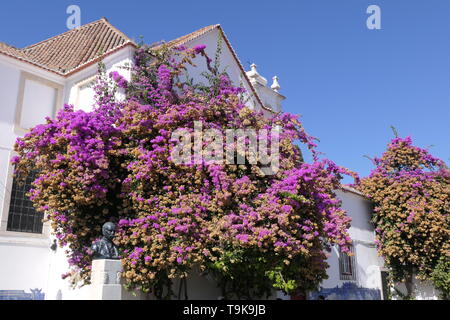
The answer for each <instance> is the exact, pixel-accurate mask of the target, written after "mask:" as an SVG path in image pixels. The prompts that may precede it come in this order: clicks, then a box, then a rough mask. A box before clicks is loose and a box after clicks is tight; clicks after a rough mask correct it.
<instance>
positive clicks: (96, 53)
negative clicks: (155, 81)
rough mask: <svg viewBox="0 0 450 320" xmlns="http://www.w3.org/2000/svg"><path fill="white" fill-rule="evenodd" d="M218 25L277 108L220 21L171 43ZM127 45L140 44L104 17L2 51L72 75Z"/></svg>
mask: <svg viewBox="0 0 450 320" xmlns="http://www.w3.org/2000/svg"><path fill="white" fill-rule="evenodd" d="M215 29H218V30H219V32H220V33H221V34H222V36H223V39H224V40H225V43H226V45H227V46H228V48H229V50H230V51H231V54H232V55H233V57H234V59H235V61H236V63H237V64H238V66H239V69H240V70H241V73H242V75H243V77H244V78H245V79H246V80H247V83H248V85H249V87H250V89H251V91H252V93H253V96H254V97H255V99H256V100H257V101H258V103H259V104H260V105H261V107H262V108H263V109H265V110H267V111H270V112H273V111H272V109H270V108H268V107H266V106H264V104H263V103H262V101H261V98H260V97H259V95H258V93H257V91H256V89H255V88H254V86H253V85H252V83H251V82H250V79H248V77H247V74H246V73H245V70H244V67H243V66H242V63H241V62H240V61H239V58H238V57H237V55H236V52H235V51H234V49H233V47H232V46H231V43H230V41H229V40H228V38H227V36H226V35H225V33H224V31H223V29H222V27H221V26H220V25H219V24H215V25H211V26H207V27H204V28H201V29H199V30H197V31H194V32H192V33H189V34H187V35H184V36H182V37H179V38H177V39H175V40H172V41H169V42H167V44H168V45H169V46H178V45H183V44H186V43H188V42H189V41H192V40H195V39H197V38H198V37H200V36H202V35H204V34H206V33H208V32H210V31H212V30H215ZM127 45H132V46H136V44H135V43H134V42H133V41H132V40H131V39H130V38H128V37H127V36H126V35H125V34H124V33H122V32H121V31H119V30H118V29H116V28H115V27H114V26H113V25H111V24H110V23H109V22H108V20H107V19H106V18H102V19H100V20H97V21H94V22H91V23H88V24H85V25H83V26H81V27H78V28H75V29H72V30H70V31H67V32H64V33H62V34H60V35H57V36H55V37H52V38H50V39H47V40H44V41H41V42H39V43H36V44H33V45H31V46H28V47H26V48H23V49H17V48H14V47H12V46H9V45H7V44H5V43H1V42H0V54H5V55H7V56H10V57H13V58H16V59H18V60H22V61H25V62H28V63H31V64H33V65H35V66H38V67H41V68H44V69H46V70H49V71H52V72H55V73H57V74H60V75H63V76H69V75H71V74H73V73H75V72H77V71H79V70H81V69H83V68H85V67H87V66H89V65H91V64H93V63H96V62H98V61H100V60H101V59H103V58H104V57H105V56H107V55H109V54H111V53H113V52H116V51H117V50H120V49H122V48H123V47H125V46H127Z"/></svg>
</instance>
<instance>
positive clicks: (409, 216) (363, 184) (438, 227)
mask: <svg viewBox="0 0 450 320" xmlns="http://www.w3.org/2000/svg"><path fill="white" fill-rule="evenodd" d="M374 164H375V165H376V168H375V169H374V170H372V172H371V173H370V175H369V176H368V177H366V178H363V179H361V181H360V184H359V185H358V188H359V190H361V191H362V192H364V193H365V194H367V195H368V196H369V197H370V199H371V200H372V201H373V203H374V215H373V222H374V224H375V227H376V229H375V231H376V242H377V246H378V251H379V253H380V254H381V256H382V257H383V258H384V259H385V263H386V265H387V266H388V267H389V268H390V271H391V276H392V279H393V280H394V281H405V283H406V287H407V289H408V296H409V297H412V294H413V292H412V279H413V277H414V276H417V278H418V279H421V280H424V279H428V280H433V276H432V274H433V272H434V271H435V269H436V268H437V266H438V265H440V266H441V267H440V268H441V269H443V268H442V266H443V265H444V263H445V261H447V262H448V259H449V258H450V215H449V212H450V171H449V169H448V167H447V166H446V164H445V163H444V162H443V161H442V160H440V159H437V158H435V157H433V156H432V155H431V154H430V153H429V152H428V151H427V150H425V149H422V148H419V147H416V146H414V145H413V142H412V139H411V137H407V138H399V137H396V138H395V139H393V140H392V141H391V142H390V143H389V144H388V147H387V150H386V152H385V153H384V154H383V155H382V157H381V158H375V159H374ZM440 261H441V262H440ZM447 265H448V264H447ZM447 270H448V268H447ZM435 274H436V273H435ZM439 275H440V276H441V277H442V273H440V274H439ZM449 276H450V275H449V274H447V277H449ZM435 278H436V277H435ZM435 284H436V286H437V287H439V288H440V289H441V290H443V291H445V290H448V286H447V289H445V288H444V287H443V286H442V285H439V284H437V282H435ZM446 294H447V296H448V291H447V293H446Z"/></svg>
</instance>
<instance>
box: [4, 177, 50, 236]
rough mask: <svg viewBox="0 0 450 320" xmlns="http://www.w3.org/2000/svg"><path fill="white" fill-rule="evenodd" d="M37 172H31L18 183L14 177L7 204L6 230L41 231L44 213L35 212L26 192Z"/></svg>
mask: <svg viewBox="0 0 450 320" xmlns="http://www.w3.org/2000/svg"><path fill="white" fill-rule="evenodd" d="M36 176H37V173H35V172H34V173H31V174H30V175H29V176H28V177H27V178H26V179H25V181H24V182H21V183H19V182H18V181H17V179H15V178H14V181H13V186H12V190H11V202H10V205H9V214H8V224H7V227H6V230H7V231H16V232H28V233H42V227H43V222H42V220H43V218H44V215H43V213H41V212H37V211H36V210H35V209H34V207H33V203H32V202H31V200H30V199H29V198H28V197H27V195H26V194H27V192H28V191H29V190H30V188H31V183H32V182H33V181H34V180H35V179H36Z"/></svg>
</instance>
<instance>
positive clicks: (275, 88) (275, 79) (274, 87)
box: [270, 76, 281, 92]
mask: <svg viewBox="0 0 450 320" xmlns="http://www.w3.org/2000/svg"><path fill="white" fill-rule="evenodd" d="M272 80H273V83H272V85H271V86H270V88H272V90H273V91H275V92H278V90H280V88H281V87H280V84H279V83H278V77H277V76H275V77H273V78H272Z"/></svg>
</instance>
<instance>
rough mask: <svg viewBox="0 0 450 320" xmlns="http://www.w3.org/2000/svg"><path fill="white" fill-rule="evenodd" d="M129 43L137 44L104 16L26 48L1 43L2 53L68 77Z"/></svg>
mask: <svg viewBox="0 0 450 320" xmlns="http://www.w3.org/2000/svg"><path fill="white" fill-rule="evenodd" d="M127 45H133V46H136V44H135V43H134V42H133V41H132V40H131V39H129V38H128V37H127V36H126V35H125V34H123V33H122V32H120V31H119V30H117V29H116V28H115V27H114V26H112V25H111V24H110V23H109V22H108V20H106V18H102V19H100V20H97V21H94V22H91V23H89V24H86V25H83V26H81V27H78V28H75V29H72V30H70V31H67V32H64V33H62V34H60V35H57V36H55V37H52V38H50V39H47V40H44V41H41V42H39V43H36V44H34V45H31V46H28V47H26V48H23V49H17V48H14V47H12V46H9V45H7V44H3V43H0V53H3V54H5V55H8V56H11V57H13V58H16V59H19V60H22V61H26V62H29V63H31V64H34V65H36V66H39V67H42V68H44V69H47V70H49V71H53V72H55V73H58V74H61V75H66V76H67V75H69V74H72V73H74V72H76V71H77V70H79V69H82V68H84V67H86V66H88V65H90V64H92V63H95V62H96V61H98V60H99V59H100V58H104V57H105V56H106V55H109V54H111V53H113V52H115V51H117V50H119V49H121V48H123V47H125V46H127Z"/></svg>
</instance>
